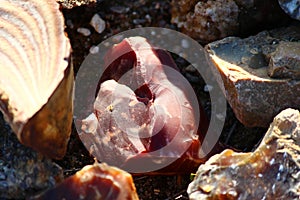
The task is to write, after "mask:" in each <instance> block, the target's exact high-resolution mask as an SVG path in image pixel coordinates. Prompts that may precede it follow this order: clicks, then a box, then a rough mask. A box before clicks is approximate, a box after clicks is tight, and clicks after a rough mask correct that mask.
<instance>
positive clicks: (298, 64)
mask: <svg viewBox="0 0 300 200" xmlns="http://www.w3.org/2000/svg"><path fill="white" fill-rule="evenodd" d="M269 75H270V77H272V78H291V79H300V43H299V42H280V44H279V45H278V47H277V48H276V51H275V52H274V53H273V54H272V55H271V57H270V62H269Z"/></svg>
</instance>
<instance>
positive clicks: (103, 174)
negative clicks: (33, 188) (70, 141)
mask: <svg viewBox="0 0 300 200" xmlns="http://www.w3.org/2000/svg"><path fill="white" fill-rule="evenodd" d="M31 199H36V200H47V199H49V200H50V199H51V200H53V199H65V200H73V199H92V200H111V199H115V200H123V199H128V200H138V199H139V198H138V195H137V193H136V189H135V186H134V183H133V179H132V177H131V175H130V174H129V173H127V172H125V171H123V170H120V169H118V168H116V167H111V166H108V165H107V164H105V163H101V164H98V163H95V164H94V165H88V166H85V167H84V168H82V169H81V170H80V171H78V172H77V173H76V174H75V175H73V176H71V177H69V178H67V179H66V180H65V181H64V182H62V183H61V184H59V185H57V186H56V187H55V188H52V189H50V190H48V191H46V192H45V193H43V194H41V195H38V196H35V197H32V198H31Z"/></svg>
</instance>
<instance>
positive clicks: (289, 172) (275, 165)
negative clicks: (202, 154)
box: [187, 109, 300, 200]
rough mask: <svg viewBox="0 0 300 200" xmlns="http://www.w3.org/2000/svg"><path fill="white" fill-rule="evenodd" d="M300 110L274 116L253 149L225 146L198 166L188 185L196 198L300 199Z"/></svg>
mask: <svg viewBox="0 0 300 200" xmlns="http://www.w3.org/2000/svg"><path fill="white" fill-rule="evenodd" d="M299 157H300V113H299V111H298V110H294V109H286V110H284V111H282V112H281V113H280V114H279V115H277V116H276V117H275V118H274V121H273V123H272V124H271V125H270V127H269V130H268V131H267V133H266V135H265V137H264V139H263V141H262V142H261V144H260V145H259V147H258V148H257V149H256V150H255V151H254V152H250V153H236V152H233V151H232V150H225V151H223V152H222V153H221V154H217V155H215V156H213V157H211V158H210V159H209V160H208V161H207V162H206V163H205V164H204V165H201V166H200V167H199V169H198V172H197V174H196V177H195V179H194V181H193V182H192V183H190V185H189V187H188V191H187V192H188V194H189V197H190V199H191V200H195V199H206V200H209V199H231V200H234V199H249V200H250V199H270V200H271V199H299V197H300V181H299V180H300V173H299V171H300V159H299Z"/></svg>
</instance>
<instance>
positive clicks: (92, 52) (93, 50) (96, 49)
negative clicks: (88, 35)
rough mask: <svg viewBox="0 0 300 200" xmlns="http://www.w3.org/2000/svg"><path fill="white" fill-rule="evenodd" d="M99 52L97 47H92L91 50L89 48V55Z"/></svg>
mask: <svg viewBox="0 0 300 200" xmlns="http://www.w3.org/2000/svg"><path fill="white" fill-rule="evenodd" d="M98 52H99V47H98V46H92V47H91V48H90V53H91V54H96V53H98Z"/></svg>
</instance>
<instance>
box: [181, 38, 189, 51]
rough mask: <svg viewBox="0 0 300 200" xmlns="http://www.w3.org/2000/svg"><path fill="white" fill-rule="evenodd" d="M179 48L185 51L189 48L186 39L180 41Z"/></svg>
mask: <svg viewBox="0 0 300 200" xmlns="http://www.w3.org/2000/svg"><path fill="white" fill-rule="evenodd" d="M181 46H182V47H183V48H185V49H187V48H189V47H190V44H189V42H188V41H187V40H186V39H183V40H181Z"/></svg>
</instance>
